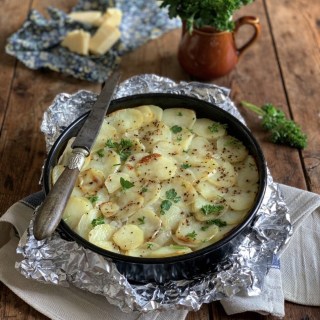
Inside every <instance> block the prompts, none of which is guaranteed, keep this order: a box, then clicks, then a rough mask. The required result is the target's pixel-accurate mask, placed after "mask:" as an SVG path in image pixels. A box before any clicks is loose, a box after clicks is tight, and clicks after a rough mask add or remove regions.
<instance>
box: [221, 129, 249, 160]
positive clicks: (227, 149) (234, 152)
mask: <svg viewBox="0 0 320 320" xmlns="http://www.w3.org/2000/svg"><path fill="white" fill-rule="evenodd" d="M217 149H218V152H220V154H221V157H222V158H223V159H224V160H226V161H228V162H230V163H236V162H240V161H243V160H244V159H245V158H246V157H247V155H248V149H247V148H246V147H245V146H244V144H243V143H242V142H241V141H240V140H238V139H236V138H235V137H232V136H228V135H227V136H224V137H221V138H219V139H218V140H217Z"/></svg>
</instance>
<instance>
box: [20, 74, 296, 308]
mask: <svg viewBox="0 0 320 320" xmlns="http://www.w3.org/2000/svg"><path fill="white" fill-rule="evenodd" d="M148 92H166V93H175V94H185V95H189V96H193V97H197V98H200V99H203V100H206V101H209V102H212V103H214V104H216V105H218V106H220V107H221V108H223V109H224V110H226V111H228V112H230V113H231V114H233V115H234V116H236V117H237V118H238V119H240V120H241V121H243V118H242V117H241V115H240V113H239V112H238V110H237V108H236V107H235V105H234V104H233V102H232V101H231V100H230V98H229V97H228V95H229V90H228V89H226V88H221V87H217V86H215V85H211V84H204V83H199V82H189V83H187V82H180V83H175V82H174V81H172V80H170V79H167V78H163V77H159V76H156V75H152V74H145V75H138V76H134V77H132V78H130V79H128V80H126V81H124V82H123V83H122V84H121V85H120V86H119V88H118V90H117V92H116V93H115V95H114V98H120V97H123V96H127V95H132V94H138V93H148ZM95 100H96V95H95V94H93V93H91V92H87V91H79V92H77V93H75V94H71V95H70V94H64V93H62V94H59V95H58V96H57V97H56V98H55V100H54V102H53V104H52V105H51V106H50V107H49V109H48V111H47V112H45V114H44V118H43V123H42V126H41V130H42V131H43V133H44V134H45V137H46V142H47V147H48V150H49V149H50V147H51V146H52V144H53V143H54V141H55V140H56V138H57V137H58V136H59V134H60V133H61V131H62V130H63V129H64V128H65V127H66V126H67V125H68V124H70V123H71V122H72V121H73V120H74V119H75V118H77V117H78V116H80V115H81V114H83V113H84V112H86V111H87V110H89V109H90V107H91V105H92V104H93V102H94V101H95ZM291 233H292V227H291V224H290V222H289V217H288V209H287V206H286V204H285V203H284V201H283V198H282V196H281V193H280V190H279V188H278V185H277V184H276V183H274V182H273V180H272V177H271V175H270V174H268V186H267V190H266V194H265V197H264V200H263V203H262V206H261V209H260V210H259V212H258V214H257V217H256V219H255V221H254V225H253V228H252V231H251V233H249V234H248V235H247V236H246V238H245V239H244V240H243V242H242V243H241V245H239V247H238V248H237V250H236V251H235V252H234V254H233V255H232V256H230V257H229V259H228V260H227V261H224V262H223V263H221V264H219V265H218V268H217V271H216V272H211V273H208V274H206V275H202V276H197V277H195V278H193V279H190V280H180V281H170V282H168V283H165V284H161V285H159V284H156V283H149V284H143V285H137V284H130V283H129V282H128V281H127V280H126V278H125V277H124V276H122V275H121V274H120V273H119V272H118V270H117V268H116V266H115V264H114V263H112V262H111V261H110V260H108V259H106V258H104V257H102V256H101V255H99V254H97V253H94V252H92V251H90V250H88V249H85V248H84V247H82V246H81V245H79V244H77V243H76V242H69V241H66V240H63V239H62V238H61V237H60V236H59V234H58V233H57V232H56V233H54V234H53V235H52V237H51V238H49V239H46V240H43V241H36V240H35V238H34V236H33V221H31V222H30V226H29V228H28V230H27V231H26V233H25V234H24V236H23V237H22V239H21V241H20V243H19V246H18V249H17V251H18V253H21V254H22V255H23V260H22V261H21V262H19V263H17V264H16V268H17V269H18V270H19V271H20V272H21V273H22V274H23V275H24V276H25V277H27V278H31V279H34V280H38V281H41V282H47V283H54V284H57V285H62V286H68V285H70V284H73V285H75V286H76V287H78V288H81V289H84V290H88V291H90V292H92V293H95V294H100V295H103V296H105V297H106V299H107V300H108V301H109V302H110V303H111V304H114V305H117V306H118V307H120V308H121V309H122V310H123V311H125V312H131V311H132V310H137V311H151V310H167V309H170V308H186V309H188V310H198V309H199V308H200V307H201V305H202V304H203V303H209V302H211V301H214V300H220V299H222V298H224V297H230V296H233V295H235V294H236V293H237V292H239V291H240V290H241V291H242V292H243V291H245V292H246V293H247V294H248V295H249V296H253V295H259V293H260V292H261V289H262V286H263V280H264V276H265V274H266V273H267V271H268V268H269V267H270V265H271V263H272V259H273V256H274V254H276V253H277V252H279V250H281V248H282V247H283V245H284V244H285V243H286V242H287V241H288V239H289V238H290V236H291Z"/></svg>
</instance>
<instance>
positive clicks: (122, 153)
mask: <svg viewBox="0 0 320 320" xmlns="http://www.w3.org/2000/svg"><path fill="white" fill-rule="evenodd" d="M130 155H131V151H130V150H121V151H119V156H120V160H121V161H126V160H127V159H128V158H129V156H130Z"/></svg>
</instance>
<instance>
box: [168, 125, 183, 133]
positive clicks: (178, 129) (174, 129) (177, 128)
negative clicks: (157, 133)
mask: <svg viewBox="0 0 320 320" xmlns="http://www.w3.org/2000/svg"><path fill="white" fill-rule="evenodd" d="M170 130H171V131H172V132H173V133H178V132H181V131H182V128H181V127H179V126H177V125H175V126H172V127H171V128H170Z"/></svg>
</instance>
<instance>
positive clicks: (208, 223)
mask: <svg viewBox="0 0 320 320" xmlns="http://www.w3.org/2000/svg"><path fill="white" fill-rule="evenodd" d="M212 225H216V226H218V227H219V228H222V227H225V226H226V225H227V222H226V221H223V220H221V219H213V220H209V221H206V222H205V225H204V226H202V227H201V230H202V231H206V230H207V229H208V228H209V227H210V226H212Z"/></svg>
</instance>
